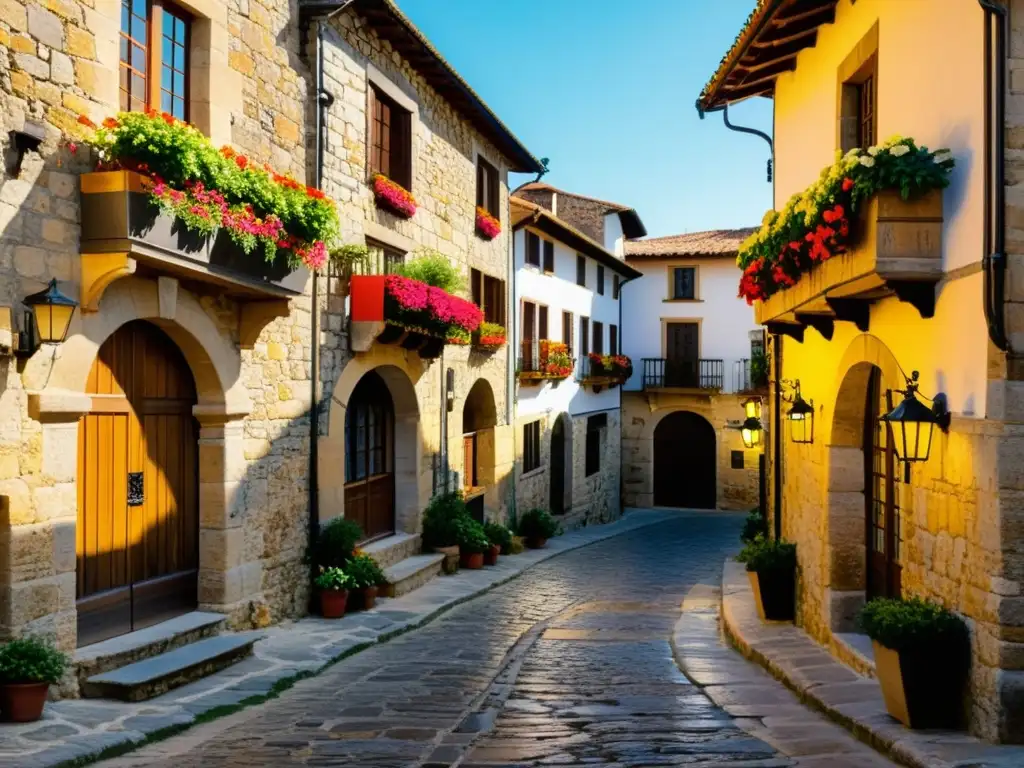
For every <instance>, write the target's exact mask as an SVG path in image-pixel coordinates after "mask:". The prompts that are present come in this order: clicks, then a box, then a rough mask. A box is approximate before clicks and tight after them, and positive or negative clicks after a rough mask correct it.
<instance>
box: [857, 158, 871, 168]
mask: <svg viewBox="0 0 1024 768" xmlns="http://www.w3.org/2000/svg"><path fill="white" fill-rule="evenodd" d="M860 164H861V165H863V166H864V167H865V168H872V167H874V165H875V158H873V157H867V156H864V157H862V158H861V159H860Z"/></svg>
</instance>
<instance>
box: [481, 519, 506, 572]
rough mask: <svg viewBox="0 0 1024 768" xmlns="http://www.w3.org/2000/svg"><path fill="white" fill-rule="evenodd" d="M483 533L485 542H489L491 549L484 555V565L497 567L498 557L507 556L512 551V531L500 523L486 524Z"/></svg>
mask: <svg viewBox="0 0 1024 768" xmlns="http://www.w3.org/2000/svg"><path fill="white" fill-rule="evenodd" d="M484 533H485V534H487V540H488V541H489V542H491V549H490V551H489V552H486V553H485V554H484V564H485V565H497V563H498V555H500V554H501V553H503V552H504V553H505V554H509V552H510V551H511V549H512V531H510V530H509V529H508V528H506V527H505V526H504V525H502V524H501V523H486V524H485V525H484Z"/></svg>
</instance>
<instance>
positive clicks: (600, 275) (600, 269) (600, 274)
mask: <svg viewBox="0 0 1024 768" xmlns="http://www.w3.org/2000/svg"><path fill="white" fill-rule="evenodd" d="M597 292H598V293H599V294H600V295H601V296H604V266H602V265H601V264H598V265H597Z"/></svg>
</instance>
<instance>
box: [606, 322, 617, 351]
mask: <svg viewBox="0 0 1024 768" xmlns="http://www.w3.org/2000/svg"><path fill="white" fill-rule="evenodd" d="M608 354H609V355H617V354H619V326H617V325H609V326H608Z"/></svg>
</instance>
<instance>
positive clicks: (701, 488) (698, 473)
mask: <svg viewBox="0 0 1024 768" xmlns="http://www.w3.org/2000/svg"><path fill="white" fill-rule="evenodd" d="M651 439H652V446H651V449H652V454H651V471H652V484H651V488H652V491H653V496H654V505H655V506H667V507H688V508H691V507H692V508H698V509H714V508H715V506H716V500H717V497H718V484H717V480H716V477H717V474H718V433H717V431H716V430H715V428H714V426H713V425H712V424H711V422H710V421H709V420H708V419H707V418H706V417H705V416H703V415H702V414H699V413H695V412H694V411H690V410H687V409H675V410H672V411H670V412H667V413H664V414H662V415H661V418H659V419H658V420H657V423H656V424H655V425H654V427H653V429H652V430H651Z"/></svg>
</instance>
